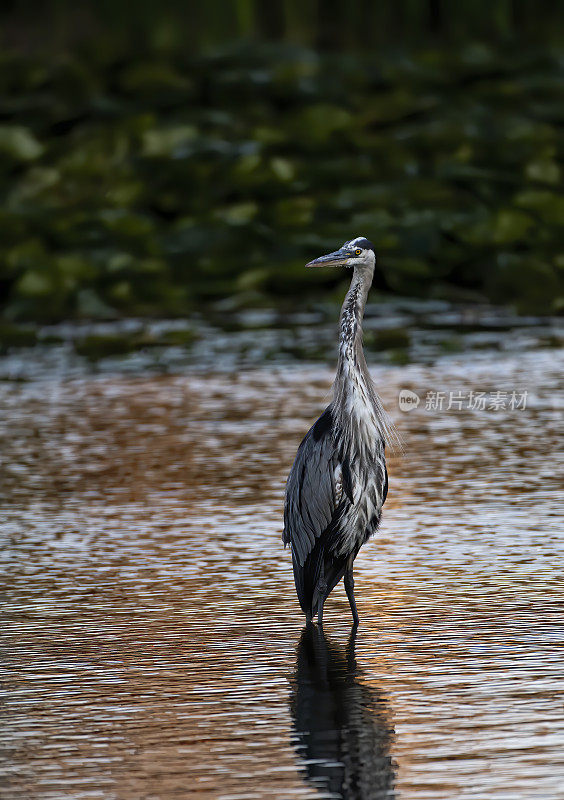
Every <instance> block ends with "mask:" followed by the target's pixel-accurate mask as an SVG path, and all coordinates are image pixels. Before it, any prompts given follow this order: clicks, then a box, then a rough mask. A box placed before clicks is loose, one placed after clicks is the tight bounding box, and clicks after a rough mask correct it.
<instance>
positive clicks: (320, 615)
mask: <svg viewBox="0 0 564 800" xmlns="http://www.w3.org/2000/svg"><path fill="white" fill-rule="evenodd" d="M324 603H325V597H323V598H322V599H321V600H320V601H319V611H318V612H317V624H318V625H323V604H324Z"/></svg>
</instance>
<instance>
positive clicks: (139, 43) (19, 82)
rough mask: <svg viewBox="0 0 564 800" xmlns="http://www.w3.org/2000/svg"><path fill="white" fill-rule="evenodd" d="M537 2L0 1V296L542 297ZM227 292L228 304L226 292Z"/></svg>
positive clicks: (554, 257)
mask: <svg viewBox="0 0 564 800" xmlns="http://www.w3.org/2000/svg"><path fill="white" fill-rule="evenodd" d="M563 33H564V20H563V16H562V13H561V5H560V3H559V2H557V0H537V1H536V2H534V3H533V2H522V1H521V2H518V0H488V2H483V1H482V0H472V2H458V3H456V4H455V3H450V2H446V0H425V1H424V0H421V1H420V2H416V1H415V0H401V1H400V0H396V1H395V2H392V1H390V2H381V3H373V2H369V0H348V2H346V3H344V2H337V0H324V2H321V0H299V2H298V0H278V1H276V0H272V1H271V2H269V3H266V2H261V1H260V0H231V2H227V1H226V2H221V0H208V2H205V3H204V2H201V3H190V2H188V3H187V2H172V1H171V0H161V2H159V3H156V2H139V3H137V4H134V5H131V4H130V3H124V2H122V1H121V0H112V2H109V0H96V2H89V1H86V2H81V3H76V2H75V3H71V2H69V1H68V0H46V1H45V2H41V3H40V2H31V1H30V0H28V1H27V2H18V1H17V0H13V1H12V2H4V3H3V4H2V10H1V12H0V47H1V54H0V64H1V67H0V192H1V197H2V204H1V206H0V290H1V298H2V300H1V303H0V313H1V314H2V315H3V317H4V319H5V320H6V319H7V320H15V321H19V320H34V321H56V320H60V319H66V318H77V317H79V318H80V317H83V318H94V319H96V318H98V319H104V318H112V317H119V316H126V315H153V316H176V315H184V314H186V313H189V312H190V310H194V309H196V308H197V309H202V308H206V307H213V306H214V304H215V306H216V307H217V305H218V303H219V304H221V303H223V307H225V308H228V307H232V308H238V307H246V306H261V305H265V306H269V305H281V306H284V305H287V306H292V307H295V306H296V305H298V304H300V303H302V302H303V301H304V300H306V299H307V297H308V296H310V297H311V296H316V297H319V296H320V295H321V296H327V297H329V296H331V294H332V293H335V292H336V291H337V290H339V291H340V290H341V286H340V284H341V283H342V281H343V278H344V277H345V276H344V275H343V273H342V271H340V270H335V271H331V270H328V271H321V270H320V271H312V272H310V271H307V270H305V269H304V267H303V265H304V263H305V261H306V260H308V259H309V258H311V257H314V256H317V255H319V254H321V253H323V252H324V251H326V250H328V249H334V248H335V246H337V245H339V244H340V243H341V242H342V241H344V240H345V239H347V238H350V237H352V236H356V235H359V234H362V235H365V236H367V237H369V238H371V239H372V240H373V241H374V242H375V243H376V244H377V250H378V261H379V270H378V274H377V277H376V281H375V284H376V288H377V290H379V291H380V292H381V293H382V294H386V293H391V294H402V295H410V296H417V297H433V298H446V299H450V300H461V301H468V302H473V301H484V300H489V301H492V302H495V303H508V304H512V305H514V306H515V307H516V308H517V309H518V310H520V311H523V312H534V313H541V314H549V313H555V312H556V313H558V312H562V310H563V309H564V286H563V275H564V236H563V224H564V192H563V185H562V166H563V159H564V141H563V133H562V132H563V125H564V101H563V86H564V35H563ZM227 299H228V302H227V303H226V300H227Z"/></svg>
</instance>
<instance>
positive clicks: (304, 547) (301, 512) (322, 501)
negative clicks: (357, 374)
mask: <svg viewBox="0 0 564 800" xmlns="http://www.w3.org/2000/svg"><path fill="white" fill-rule="evenodd" d="M330 414H331V411H330V408H329V409H327V411H326V412H325V414H323V415H322V416H321V417H320V418H319V420H318V421H317V422H316V423H315V425H314V426H313V427H312V428H311V430H310V431H309V433H308V434H307V435H306V437H305V439H304V440H303V442H302V443H301V445H300V447H299V449H298V453H297V455H296V460H295V461H294V465H293V466H292V469H291V471H290V475H289V477H288V482H287V484H286V501H285V505H284V535H283V540H284V543H285V544H291V545H292V549H293V551H294V553H295V555H296V556H297V558H298V561H299V563H300V564H303V563H304V562H305V559H306V558H307V555H308V553H310V552H311V551H312V550H313V548H314V546H315V541H316V539H317V538H318V537H319V536H321V534H322V533H323V532H324V531H326V530H327V529H328V528H329V526H331V525H332V523H335V521H336V519H337V518H338V517H339V516H340V515H341V513H342V510H343V508H342V507H343V504H344V503H347V504H348V503H349V499H348V497H347V495H346V492H343V488H342V487H343V481H342V479H340V477H339V476H340V475H341V474H342V473H343V465H341V464H340V463H339V458H338V455H337V453H336V449H335V445H334V442H333V437H332V435H331V419H330ZM327 417H329V419H328V418H327ZM344 472H345V474H346V470H344ZM346 488H347V487H346V486H345V489H346ZM343 498H344V499H343Z"/></svg>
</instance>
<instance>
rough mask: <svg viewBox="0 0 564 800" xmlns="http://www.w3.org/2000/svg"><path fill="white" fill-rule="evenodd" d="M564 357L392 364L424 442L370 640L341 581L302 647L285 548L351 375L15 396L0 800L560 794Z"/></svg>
mask: <svg viewBox="0 0 564 800" xmlns="http://www.w3.org/2000/svg"><path fill="white" fill-rule="evenodd" d="M373 366H374V365H373ZM562 367H563V359H562V351H559V350H548V349H534V350H531V351H528V352H525V353H521V354H514V353H512V352H506V353H504V352H496V353H495V354H492V353H491V352H484V353H480V352H477V353H473V354H471V355H467V354H460V355H454V356H449V357H444V358H440V359H438V360H436V361H435V362H434V363H433V364H429V365H425V364H423V363H420V364H411V365H407V366H403V367H399V366H397V367H395V366H390V365H388V366H385V365H382V364H380V365H376V366H374V368H373V370H372V372H373V375H374V378H375V381H376V383H377V385H378V387H379V389H380V391H381V394H382V396H383V399H384V402H385V404H386V406H387V407H388V409H389V410H390V412H391V414H392V416H393V418H394V420H395V422H396V424H397V427H398V429H399V431H400V433H401V436H402V439H403V442H404V449H405V452H404V454H403V455H401V454H399V453H397V454H396V455H395V456H392V458H391V459H390V465H389V470H390V492H389V497H388V501H387V503H386V507H385V514H384V518H383V523H382V526H381V530H380V532H379V534H378V536H377V538H375V539H374V540H372V541H371V542H370V543H369V544H368V545H367V546H365V547H364V548H363V550H362V551H361V553H360V555H359V557H358V559H357V561H356V570H355V573H356V587H357V588H356V591H357V601H358V605H359V612H360V616H361V625H360V627H359V629H358V632H357V635H356V637H354V636H352V637H351V627H350V623H351V620H350V612H349V609H348V603H347V600H346V596H345V594H344V590H343V588H342V587H338V588H337V589H336V590H335V591H334V593H333V594H332V595H331V597H330V599H329V600H328V602H327V604H326V622H325V625H324V631H323V632H320V631H318V630H317V629H313V630H310V631H304V620H303V616H302V615H301V612H300V611H299V607H298V604H297V601H296V597H295V593H294V588H293V583H292V575H291V561H290V555H289V553H288V552H287V551H284V550H283V549H282V545H281V539H280V537H281V528H282V519H281V511H282V502H283V489H284V481H285V477H286V475H287V472H288V469H289V467H290V464H291V461H292V459H293V456H294V454H295V450H296V446H297V444H298V442H299V440H300V438H301V436H302V435H303V434H304V433H305V431H306V430H307V428H308V426H309V425H310V424H311V422H312V421H313V419H314V418H315V416H316V415H317V414H319V413H320V411H321V410H322V409H323V407H324V405H325V404H326V403H327V401H328V397H329V390H330V384H331V380H332V372H331V370H330V369H328V368H327V367H325V366H313V365H305V366H304V365H296V364H294V365H291V364H286V365H282V366H272V367H268V368H266V367H261V368H259V369H249V368H247V369H244V368H243V369H240V370H239V371H238V372H236V371H223V372H213V371H210V370H209V369H208V370H207V371H205V372H202V371H199V372H196V371H193V370H190V369H187V370H186V371H185V372H183V373H182V374H172V375H163V374H161V375H158V374H144V373H143V372H132V373H131V374H129V373H126V372H122V373H120V372H119V370H118V371H116V370H113V371H111V372H108V373H107V374H106V373H105V372H104V371H102V372H100V373H99V374H92V373H91V372H90V373H89V372H82V373H80V374H74V376H73V374H71V375H70V376H69V375H61V374H60V373H58V372H57V371H56V370H55V371H53V372H52V373H51V374H50V371H49V370H48V369H46V370H44V371H43V372H41V371H40V372H39V373H38V377H37V378H33V377H32V378H31V379H26V380H23V381H19V382H14V381H10V380H5V381H3V382H0V405H1V408H2V417H1V423H0V426H1V427H0V447H1V452H2V477H1V498H2V499H1V522H0V532H1V534H2V542H3V554H4V555H3V570H4V572H3V578H2V586H3V590H2V605H3V616H4V624H3V659H2V660H3V671H4V691H3V694H4V711H3V716H4V721H3V725H2V730H1V732H0V744H1V747H2V755H3V767H2V770H3V775H4V778H3V790H2V796H3V797H4V798H6V800H12V798H13V799H14V800H15V798H34V800H35V799H37V800H50V799H51V798H52V799H53V800H55V799H56V800H59V798H61V797H65V798H67V797H68V798H117V799H118V800H121V798H123V799H124V800H129V799H130V798H131V799H133V798H135V800H137V798H162V799H163V800H169V798H177V797H198V798H199V797H201V798H208V797H209V798H218V800H219V799H221V800H239V799H240V800H243V798H245V799H246V798H249V799H250V800H253V799H254V798H281V799H285V798H292V797H296V798H319V797H326V798H328V797H345V798H377V799H378V800H380V799H381V798H384V797H390V798H391V797H401V798H404V800H424V799H428V800H442V799H443V798H444V800H447V799H448V800H452V799H453V798H472V800H482V799H483V800H502V798H503V799H504V800H525V798H550V799H551V800H552V799H553V798H562V797H564V789H563V787H564V680H563V678H562V675H563V674H564V648H563V647H562V638H563V634H564V625H563V617H562V602H563V600H564V580H563V568H562V544H563V538H564V534H563V529H562V516H561V512H562V496H561V476H560V477H559V475H558V453H559V452H561V447H562V437H561V422H562V394H561V393H560V382H561V374H562ZM27 377H28V378H29V377H30V376H29V375H28V376H27ZM401 388H409V389H411V390H413V391H415V392H417V393H418V394H419V395H420V396H421V397H422V398H424V397H425V395H426V392H428V391H429V390H441V391H445V392H447V394H448V392H449V391H455V392H458V391H461V392H464V393H467V392H469V391H470V390H477V389H480V390H484V391H486V392H493V391H496V390H505V391H508V392H511V391H512V390H518V391H527V392H528V395H527V405H526V409H525V410H514V411H511V410H499V411H493V410H487V409H486V410H483V411H472V410H467V409H463V410H453V409H451V410H450V411H446V410H443V411H442V412H440V411H428V410H426V409H425V403H424V400H422V402H421V404H420V405H419V407H418V408H417V410H414V411H412V412H409V413H403V414H402V413H401V412H400V411H399V410H398V403H397V397H398V392H399V390H400V389H401Z"/></svg>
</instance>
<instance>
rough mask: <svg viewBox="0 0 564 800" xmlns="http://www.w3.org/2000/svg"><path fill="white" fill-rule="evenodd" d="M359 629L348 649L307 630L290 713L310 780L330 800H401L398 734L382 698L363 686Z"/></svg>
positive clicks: (310, 628) (318, 629)
mask: <svg viewBox="0 0 564 800" xmlns="http://www.w3.org/2000/svg"><path fill="white" fill-rule="evenodd" d="M355 641H356V627H353V629H352V631H351V635H350V637H349V641H348V644H347V646H346V648H345V649H343V648H341V647H339V646H338V645H335V644H334V643H332V642H331V641H330V640H328V639H327V638H326V637H325V635H324V633H323V629H322V628H321V627H316V626H314V625H311V624H310V625H308V626H307V627H306V628H305V629H304V631H303V633H302V636H301V639H300V642H299V645H298V651H297V664H296V672H295V675H294V676H293V679H292V695H291V699H290V710H291V714H292V720H293V728H294V746H295V748H296V751H297V753H298V756H299V759H300V766H301V768H302V770H303V772H304V775H305V778H306V780H307V781H308V782H309V783H310V784H311V785H312V786H315V788H316V789H317V790H318V791H319V792H320V793H321V795H322V796H325V797H327V798H329V797H331V798H335V799H336V798H343V800H384V798H388V800H389V799H392V800H393V798H395V797H396V794H395V792H394V779H395V768H394V762H393V760H392V757H391V755H390V747H391V744H392V742H393V738H394V730H393V727H392V725H391V723H390V721H389V719H388V712H387V708H386V705H385V702H384V700H383V698H382V697H381V696H380V694H379V693H378V691H377V690H375V689H373V688H370V687H369V686H367V685H366V684H364V683H361V682H359V680H358V678H359V675H360V673H359V671H358V670H357V666H356V659H355V652H354V651H355Z"/></svg>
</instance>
